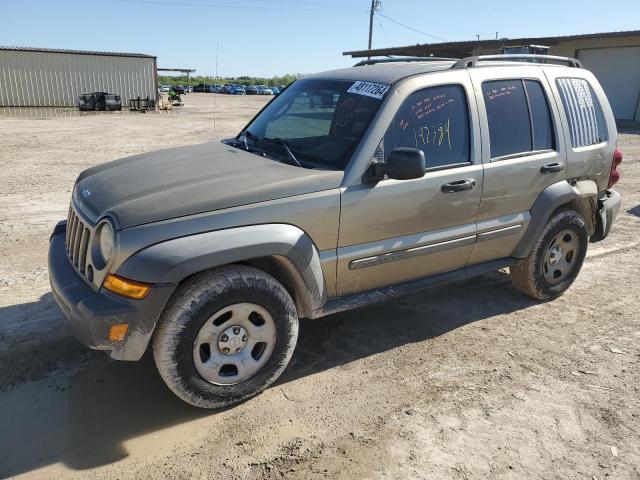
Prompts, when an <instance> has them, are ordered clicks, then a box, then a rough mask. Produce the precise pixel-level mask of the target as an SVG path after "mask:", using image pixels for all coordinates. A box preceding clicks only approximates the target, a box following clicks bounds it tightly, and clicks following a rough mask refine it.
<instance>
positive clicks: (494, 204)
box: [49, 55, 622, 408]
mask: <svg viewBox="0 0 640 480" xmlns="http://www.w3.org/2000/svg"><path fill="white" fill-rule="evenodd" d="M543 62H544V63H543ZM560 64H561V65H560ZM564 64H566V65H564ZM621 161H622V155H621V154H620V152H619V151H618V150H616V126H615V123H614V119H613V115H612V112H611V108H610V107H609V103H608V101H607V98H606V96H605V94H604V92H603V91H602V88H601V87H600V85H599V84H598V82H597V80H596V79H595V77H594V76H593V75H592V74H591V73H590V72H588V71H587V70H585V69H583V68H581V65H580V63H579V62H578V61H577V60H574V59H567V58H558V57H545V56H527V55H519V56H508V55H503V56H499V57H489V58H483V57H479V58H478V57H476V58H470V59H464V60H459V61H456V60H449V59H428V58H423V59H418V60H416V59H401V60H398V59H394V60H393V61H370V62H364V64H359V65H357V66H355V67H352V68H347V69H342V70H336V71H330V72H325V73H320V74H317V75H312V76H310V77H307V78H305V79H302V80H298V81H296V82H295V83H293V84H292V85H291V86H289V87H288V88H287V89H286V90H284V91H283V92H282V93H281V94H280V95H279V96H278V97H276V98H275V99H274V100H273V101H271V102H270V103H269V104H268V105H267V106H265V107H264V108H263V109H262V111H261V112H260V113H258V114H257V115H256V116H255V118H254V119H253V120H251V122H250V123H249V124H248V125H247V126H246V128H245V129H243V131H242V132H240V133H239V134H238V135H237V136H236V137H235V138H231V139H227V140H224V141H222V142H210V143H205V144H201V145H194V146H188V147H181V148H175V149H170V150H163V151H159V152H154V153H150V154H144V155H137V156H134V157H131V158H127V159H123V160H119V161H115V162H111V163H107V164H105V165H100V166H97V167H94V168H90V169H89V170H86V171H84V172H82V173H81V174H80V176H79V177H78V180H77V182H76V185H75V188H74V189H73V194H72V199H71V206H70V208H69V217H68V220H67V221H63V222H60V223H59V224H58V225H57V226H56V228H55V230H54V232H53V235H52V237H51V245H50V251H49V269H50V278H51V284H52V289H53V292H54V295H55V298H56V299H57V301H58V304H59V305H60V307H61V308H62V310H63V311H64V312H65V314H66V316H67V317H68V318H69V320H70V324H71V327H72V330H73V332H74V334H75V335H76V336H77V337H78V338H79V339H80V341H82V342H83V343H84V344H85V345H87V346H88V347H90V348H94V349H99V350H107V351H109V352H110V354H111V356H112V357H113V358H115V359H119V360H139V359H140V358H141V357H142V355H143V354H144V353H145V351H146V349H147V347H148V346H149V345H150V344H151V345H152V348H153V354H154V357H155V361H156V364H157V367H158V370H159V372H160V375H161V376H162V378H163V379H164V381H165V382H166V383H167V385H168V386H169V387H170V388H171V389H172V390H173V391H174V392H175V393H176V394H177V395H178V396H179V397H180V398H182V399H183V400H185V401H187V402H189V403H191V404H193V405H197V406H199V407H205V408H216V407H222V406H226V405H230V404H233V403H236V402H239V401H242V400H245V399H247V398H249V397H251V396H253V395H255V394H257V393H258V392H260V391H262V390H263V389H265V388H266V387H267V386H269V385H270V384H272V383H273V382H274V381H275V380H276V379H277V378H278V376H279V375H280V374H281V373H282V371H283V370H284V369H285V367H286V365H287V363H288V362H289V359H290V358H291V354H292V353H293V350H294V348H295V345H296V339H297V335H298V319H299V318H301V317H307V318H318V317H322V316H325V315H328V314H331V313H335V312H339V311H343V310H348V309H352V308H356V307H363V306H366V305H370V304H371V303H373V302H379V301H381V300H385V299H390V298H395V297H396V296H398V295H400V294H404V293H407V292H411V291H414V290H416V289H421V288H425V287H428V286H432V285H436V284H442V283H444V282H450V281H455V280H460V279H464V278H467V277H470V276H473V275H479V274H483V273H486V272H490V271H493V270H497V269H501V268H505V267H509V269H510V272H511V276H512V278H513V282H514V284H515V285H516V287H518V288H519V289H520V290H522V291H523V292H524V293H525V294H527V295H529V296H531V297H533V298H535V299H539V300H550V299H553V298H554V297H556V296H558V295H560V294H562V292H564V291H565V290H566V289H567V288H569V286H570V285H571V283H572V282H573V281H574V280H575V278H576V276H577V275H578V272H579V270H580V267H581V266H582V263H583V260H584V258H585V254H586V251H587V245H588V243H589V242H590V241H598V240H601V239H603V238H604V237H606V236H607V234H608V233H609V230H610V228H611V224H612V222H613V221H614V219H615V217H616V214H617V212H618V209H619V206H620V196H619V195H618V193H616V192H615V191H614V190H612V189H611V187H612V186H613V185H614V184H615V183H616V182H617V181H618V179H619V172H618V166H619V164H620V162H621Z"/></svg>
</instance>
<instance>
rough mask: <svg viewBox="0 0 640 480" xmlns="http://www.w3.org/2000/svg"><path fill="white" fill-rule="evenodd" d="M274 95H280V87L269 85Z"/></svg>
mask: <svg viewBox="0 0 640 480" xmlns="http://www.w3.org/2000/svg"><path fill="white" fill-rule="evenodd" d="M269 88H270V89H271V91H272V92H273V94H274V95H278V94H279V93H280V89H279V88H278V87H269Z"/></svg>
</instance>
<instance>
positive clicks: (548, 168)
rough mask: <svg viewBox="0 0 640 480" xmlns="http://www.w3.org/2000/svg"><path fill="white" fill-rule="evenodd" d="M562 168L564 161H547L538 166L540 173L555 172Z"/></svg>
mask: <svg viewBox="0 0 640 480" xmlns="http://www.w3.org/2000/svg"><path fill="white" fill-rule="evenodd" d="M562 170H564V163H561V162H554V163H547V164H546V165H543V166H541V167H540V173H556V172H561V171H562Z"/></svg>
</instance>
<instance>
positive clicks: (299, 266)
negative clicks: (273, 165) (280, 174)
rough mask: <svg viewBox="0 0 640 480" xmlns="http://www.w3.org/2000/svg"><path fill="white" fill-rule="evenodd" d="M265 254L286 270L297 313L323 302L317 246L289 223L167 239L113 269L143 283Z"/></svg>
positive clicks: (174, 280) (162, 281)
mask: <svg viewBox="0 0 640 480" xmlns="http://www.w3.org/2000/svg"><path fill="white" fill-rule="evenodd" d="M266 257H272V258H274V259H275V260H276V262H275V263H276V264H277V265H279V266H283V267H284V269H286V270H287V275H288V278H290V279H291V282H290V283H293V288H294V289H295V292H293V293H294V294H295V295H292V296H295V298H294V300H296V304H297V306H298V309H299V312H298V314H299V316H301V317H303V316H306V315H307V314H308V313H310V312H311V311H313V310H315V309H317V308H320V307H321V306H322V305H324V303H325V302H326V299H327V291H326V286H325V282H324V275H323V272H322V266H321V264H320V256H319V254H318V250H317V248H316V246H315V244H314V243H313V241H312V240H311V238H310V237H309V236H308V235H307V234H306V233H305V232H304V231H302V230H301V229H299V228H298V227H295V226H293V225H288V224H264V225H252V226H246V227H235V228H229V229H225V230H216V231H213V232H206V233H199V234H196V235H189V236H185V237H179V238H175V239H172V240H167V241H164V242H161V243H157V244H155V245H152V246H149V247H147V248H144V249H143V250H140V251H139V252H137V253H136V254H134V255H132V256H131V257H129V258H128V259H127V260H125V262H124V263H123V264H122V265H121V266H120V268H118V269H117V271H116V272H114V273H116V274H118V275H122V276H123V277H126V278H131V279H132V280H137V281H140V282H145V283H153V284H168V283H169V284H175V283H179V282H181V281H182V280H184V279H185V278H187V277H188V276H190V275H193V274H195V273H198V272H201V271H204V270H208V269H211V268H215V267H219V266H222V265H227V264H230V263H238V262H249V261H251V260H258V259H264V258H266ZM287 267H292V268H287ZM300 310H301V311H300Z"/></svg>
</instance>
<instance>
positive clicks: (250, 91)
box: [245, 85, 258, 95]
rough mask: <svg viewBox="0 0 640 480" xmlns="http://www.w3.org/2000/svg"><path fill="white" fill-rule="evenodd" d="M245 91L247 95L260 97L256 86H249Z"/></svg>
mask: <svg viewBox="0 0 640 480" xmlns="http://www.w3.org/2000/svg"><path fill="white" fill-rule="evenodd" d="M245 90H246V91H247V95H258V87H256V86H255V85H249V86H248V87H246V89H245Z"/></svg>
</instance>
